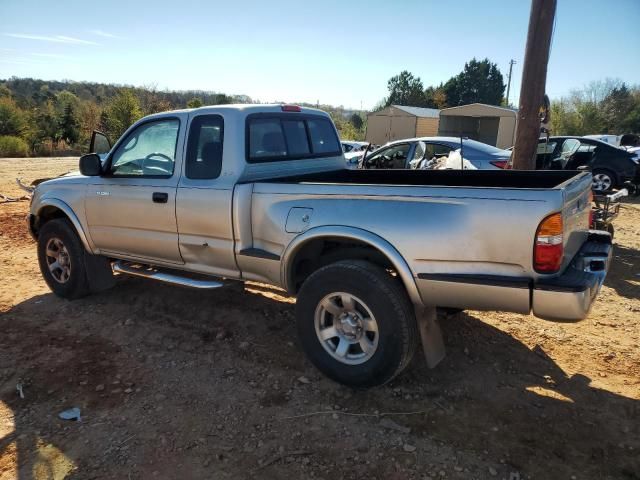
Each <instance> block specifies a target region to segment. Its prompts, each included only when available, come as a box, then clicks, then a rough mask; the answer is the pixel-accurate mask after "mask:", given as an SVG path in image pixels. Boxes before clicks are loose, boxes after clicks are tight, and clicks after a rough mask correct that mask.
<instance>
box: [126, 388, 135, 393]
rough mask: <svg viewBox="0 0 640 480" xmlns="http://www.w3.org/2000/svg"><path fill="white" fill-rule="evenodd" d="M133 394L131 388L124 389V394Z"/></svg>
mask: <svg viewBox="0 0 640 480" xmlns="http://www.w3.org/2000/svg"><path fill="white" fill-rule="evenodd" d="M131 392H133V388H126V389H125V391H124V393H131Z"/></svg>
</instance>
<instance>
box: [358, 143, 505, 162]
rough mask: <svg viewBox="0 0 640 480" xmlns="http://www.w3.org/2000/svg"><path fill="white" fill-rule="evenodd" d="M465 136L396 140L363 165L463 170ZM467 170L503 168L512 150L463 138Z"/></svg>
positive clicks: (374, 153)
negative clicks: (462, 158)
mask: <svg viewBox="0 0 640 480" xmlns="http://www.w3.org/2000/svg"><path fill="white" fill-rule="evenodd" d="M460 141H461V139H460V138H458V137H421V138H409V139H406V140H396V141H394V142H391V143H388V144H386V145H385V146H383V147H381V148H379V149H378V150H375V151H374V152H371V153H370V154H369V155H367V158H366V159H365V160H364V161H363V162H362V168H393V169H398V168H399V169H403V168H404V169H419V170H423V169H434V168H440V169H460V168H461V166H462V165H463V163H462V160H461V158H460V147H461V144H460ZM462 155H463V156H464V169H465V170H500V169H502V168H504V167H505V166H506V165H507V162H508V161H509V158H510V157H511V152H509V151H507V150H501V149H499V148H496V147H492V146H491V145H487V144H485V143H481V142H478V141H476V140H470V139H462Z"/></svg>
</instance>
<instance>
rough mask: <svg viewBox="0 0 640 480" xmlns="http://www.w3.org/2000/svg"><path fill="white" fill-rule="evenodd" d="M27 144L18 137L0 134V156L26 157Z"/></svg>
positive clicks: (27, 151)
mask: <svg viewBox="0 0 640 480" xmlns="http://www.w3.org/2000/svg"><path fill="white" fill-rule="evenodd" d="M28 153H29V145H27V142H25V141H24V140H23V139H21V138H20V137H11V136H9V135H5V136H0V157H26V156H27V155H28Z"/></svg>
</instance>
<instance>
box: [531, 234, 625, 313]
mask: <svg viewBox="0 0 640 480" xmlns="http://www.w3.org/2000/svg"><path fill="white" fill-rule="evenodd" d="M611 254H612V245H611V235H609V234H608V233H605V232H600V231H592V232H591V233H590V234H589V238H588V239H587V241H586V242H585V243H584V245H582V248H581V249H580V251H579V252H578V254H577V255H576V256H575V257H574V259H573V261H572V262H571V264H570V265H569V267H567V269H566V270H565V271H564V272H563V273H562V274H561V275H559V276H557V277H554V278H550V279H542V280H537V281H536V282H534V285H533V293H532V311H533V314H534V315H535V316H536V317H540V318H544V319H546V320H556V321H565V322H572V321H578V320H582V319H584V318H585V317H586V316H587V315H588V314H589V310H590V309H591V306H592V305H593V302H594V300H595V298H596V296H597V295H598V293H599V292H600V288H601V287H602V284H603V283H604V279H605V277H606V276H607V271H608V270H609V264H610V262H611Z"/></svg>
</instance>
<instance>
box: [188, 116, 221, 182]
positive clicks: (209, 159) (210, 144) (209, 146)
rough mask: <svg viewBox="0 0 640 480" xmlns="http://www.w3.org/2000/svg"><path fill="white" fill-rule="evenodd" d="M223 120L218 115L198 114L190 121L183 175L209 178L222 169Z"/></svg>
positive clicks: (216, 176)
mask: <svg viewBox="0 0 640 480" xmlns="http://www.w3.org/2000/svg"><path fill="white" fill-rule="evenodd" d="M223 140H224V122H223V120H222V117H221V116H220V115H199V116H197V117H195V118H194V119H193V120H192V121H191V127H190V128H189V140H188V143H187V160H186V166H185V175H186V177H187V178H191V179H199V180H205V179H206V180H210V179H214V178H218V177H219V176H220V172H221V171H222V146H223Z"/></svg>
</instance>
